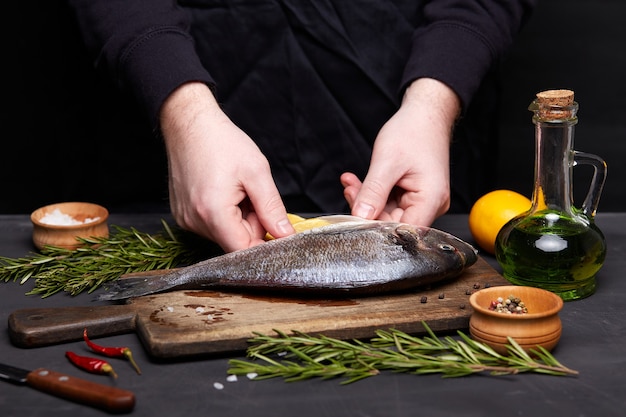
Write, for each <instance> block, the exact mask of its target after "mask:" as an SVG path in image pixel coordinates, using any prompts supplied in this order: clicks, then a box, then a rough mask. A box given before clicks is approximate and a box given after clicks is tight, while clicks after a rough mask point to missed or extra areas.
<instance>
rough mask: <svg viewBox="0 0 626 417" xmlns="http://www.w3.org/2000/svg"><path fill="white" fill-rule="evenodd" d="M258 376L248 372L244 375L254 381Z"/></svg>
mask: <svg viewBox="0 0 626 417" xmlns="http://www.w3.org/2000/svg"><path fill="white" fill-rule="evenodd" d="M258 375H259V374H257V373H256V372H248V373H247V374H246V376H247V377H248V379H254V378H256V377H257V376H258Z"/></svg>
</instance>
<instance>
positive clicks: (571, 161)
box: [495, 90, 606, 301]
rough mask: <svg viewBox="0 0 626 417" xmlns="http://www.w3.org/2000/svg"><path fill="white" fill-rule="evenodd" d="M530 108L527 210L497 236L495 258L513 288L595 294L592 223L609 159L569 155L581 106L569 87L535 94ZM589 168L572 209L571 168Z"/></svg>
mask: <svg viewBox="0 0 626 417" xmlns="http://www.w3.org/2000/svg"><path fill="white" fill-rule="evenodd" d="M529 110H530V111H532V112H533V123H534V124H535V184H534V187H533V198H532V206H531V208H530V210H529V211H528V212H526V213H524V214H521V215H519V216H517V217H516V218H514V219H512V220H511V221H510V222H508V223H507V224H505V225H504V227H503V228H502V229H501V230H500V232H499V233H498V237H497V238H496V244H495V253H496V259H497V260H498V263H499V264H500V266H501V267H502V270H503V275H504V277H505V278H506V279H507V280H509V281H510V282H511V283H513V284H518V285H528V286H533V287H539V288H543V289H545V290H549V291H552V292H554V293H556V294H558V295H559V296H560V297H561V298H562V299H563V300H565V301H570V300H577V299H580V298H584V297H588V296H590V295H591V294H593V293H594V292H595V289H596V274H597V272H598V271H599V270H600V268H601V267H602V264H603V262H604V258H605V256H606V244H605V240H604V236H603V235H602V232H600V230H599V229H598V228H597V227H596V225H595V224H594V216H595V214H596V209H597V207H598V201H599V199H600V194H601V192H602V188H603V186H604V181H605V179H606V162H605V161H604V160H603V159H602V158H600V157H599V156H597V155H593V154H589V153H585V152H579V151H576V150H574V148H573V145H574V126H575V125H576V123H577V122H578V117H577V116H576V112H577V111H578V103H576V102H575V101H574V92H573V91H571V90H548V91H544V92H541V93H538V94H537V98H536V100H534V101H533V102H532V103H531V104H530V106H529ZM577 165H590V166H592V167H593V170H594V174H593V177H592V179H591V184H590V187H589V191H588V192H587V196H586V197H585V200H584V201H583V203H582V206H581V208H577V207H575V206H574V204H573V198H572V195H573V192H572V183H571V181H572V169H573V168H574V166H577Z"/></svg>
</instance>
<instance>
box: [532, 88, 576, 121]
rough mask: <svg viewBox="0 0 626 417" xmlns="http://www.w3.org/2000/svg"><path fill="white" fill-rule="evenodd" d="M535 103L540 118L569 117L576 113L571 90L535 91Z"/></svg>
mask: <svg viewBox="0 0 626 417" xmlns="http://www.w3.org/2000/svg"><path fill="white" fill-rule="evenodd" d="M536 103H537V104H538V108H539V113H538V115H539V117H540V118H542V119H549V120H558V119H571V118H573V117H574V116H575V115H576V110H577V105H576V102H575V101H574V92H573V91H572V90H546V91H542V92H540V93H537V100H536Z"/></svg>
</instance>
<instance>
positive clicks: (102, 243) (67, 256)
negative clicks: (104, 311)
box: [0, 221, 209, 298]
mask: <svg viewBox="0 0 626 417" xmlns="http://www.w3.org/2000/svg"><path fill="white" fill-rule="evenodd" d="M162 223H163V227H164V232H162V233H158V234H154V235H150V234H148V233H142V232H139V231H138V230H136V229H134V228H130V229H125V228H122V227H119V226H115V225H114V226H112V229H113V233H111V234H110V236H109V237H108V238H78V239H79V240H80V241H81V242H82V244H83V245H82V246H81V247H79V248H78V249H75V250H69V249H64V248H58V247H54V246H46V247H45V248H44V249H42V250H41V253H33V254H31V255H30V256H27V257H23V258H17V259H13V258H6V257H0V281H4V282H10V281H13V282H19V283H20V284H24V283H25V282H27V281H28V280H30V279H34V280H35V286H34V288H33V289H32V290H31V291H29V292H27V293H26V294H27V295H34V294H40V295H41V296H42V298H46V297H49V296H51V295H53V294H56V293H58V292H61V291H65V292H67V293H69V294H71V295H77V294H80V293H81V292H83V291H85V290H86V291H87V292H88V293H91V292H93V291H95V290H96V289H97V288H99V287H100V286H102V285H103V284H105V283H107V282H109V281H113V280H115V279H117V278H119V277H120V276H121V275H123V274H127V273H130V272H141V271H149V270H155V269H166V268H173V267H176V266H180V265H186V264H189V263H192V262H196V261H198V260H200V259H202V256H207V249H208V246H209V245H207V244H206V243H204V245H202V244H198V243H197V242H194V241H193V236H191V234H189V233H185V232H183V231H182V230H180V229H171V228H170V227H169V226H168V225H167V223H166V222H165V221H162ZM202 249H205V250H202Z"/></svg>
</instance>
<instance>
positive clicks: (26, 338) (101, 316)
mask: <svg viewBox="0 0 626 417" xmlns="http://www.w3.org/2000/svg"><path fill="white" fill-rule="evenodd" d="M136 315H137V312H136V310H135V307H134V306H133V305H132V304H124V305H99V306H92V307H56V308H54V307H53V308H25V309H21V310H16V311H14V312H13V313H11V314H10V315H9V320H8V325H9V336H10V338H11V342H13V344H14V345H16V346H19V347H27V348H30V347H39V346H46V345H52V344H57V343H65V342H72V341H76V340H82V338H83V330H84V329H85V327H86V328H88V329H89V335H90V336H92V337H97V336H110V335H114V334H122V333H131V332H133V331H134V330H135V317H136Z"/></svg>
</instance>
